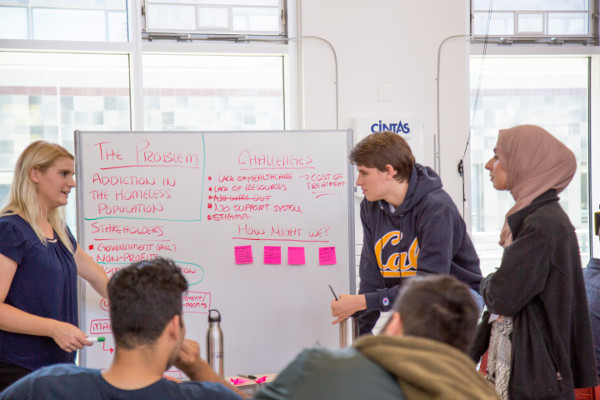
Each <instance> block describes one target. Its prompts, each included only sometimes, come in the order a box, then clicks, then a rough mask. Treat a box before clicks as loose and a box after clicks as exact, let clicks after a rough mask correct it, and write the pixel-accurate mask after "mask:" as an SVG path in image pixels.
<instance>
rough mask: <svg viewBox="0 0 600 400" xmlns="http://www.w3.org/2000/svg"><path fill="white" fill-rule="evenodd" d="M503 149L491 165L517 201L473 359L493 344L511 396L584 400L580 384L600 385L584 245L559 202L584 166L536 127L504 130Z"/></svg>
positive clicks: (487, 286)
mask: <svg viewBox="0 0 600 400" xmlns="http://www.w3.org/2000/svg"><path fill="white" fill-rule="evenodd" d="M494 153H495V154H494V157H493V158H492V159H490V160H489V161H488V162H487V164H486V166H485V167H486V169H488V170H489V171H490V176H491V180H492V183H493V185H494V188H495V189H497V190H509V191H510V193H511V195H512V196H513V198H514V199H515V205H514V206H513V207H512V208H511V209H510V210H509V211H508V213H507V214H506V219H505V223H504V227H503V228H502V233H501V235H500V245H501V246H503V247H504V253H503V256H502V263H501V265H500V268H498V270H497V271H496V272H495V273H492V274H490V275H488V276H487V277H486V278H484V279H483V281H482V282H481V294H482V296H483V299H484V300H485V303H486V306H487V309H488V312H486V313H485V314H484V316H483V322H482V324H481V325H480V329H479V332H478V337H477V340H476V345H475V347H474V350H473V355H474V357H475V358H476V359H477V360H478V359H479V356H481V353H482V351H484V350H485V348H487V345H488V344H489V361H488V376H489V378H490V380H491V381H492V382H493V383H494V385H495V386H496V389H497V391H498V393H499V394H500V396H501V397H502V398H503V399H519V400H521V399H561V400H565V399H566V400H568V399H574V398H575V396H574V388H579V387H591V386H595V385H597V384H598V383H597V376H596V367H595V359H594V348H593V341H592V332H591V327H590V319H589V312H588V305H587V299H586V295H585V286H584V282H583V274H582V270H581V260H580V255H579V246H578V244H577V237H576V235H575V228H574V227H573V225H572V224H571V222H570V221H569V218H568V217H567V215H566V214H565V212H564V211H563V209H562V208H561V206H560V205H559V203H558V196H557V195H558V193H560V192H562V191H563V190H564V189H565V188H566V187H567V185H568V184H569V182H571V180H572V179H573V176H574V175H575V172H576V170H577V162H576V160H575V156H574V155H573V152H571V151H570V150H569V149H568V148H567V147H566V146H565V145H564V144H562V143H561V142H560V141H558V140H557V139H556V138H555V137H554V136H552V135H551V134H550V133H548V132H547V131H545V130H544V129H542V128H540V127H538V126H533V125H521V126H517V127H514V128H511V129H504V130H500V132H499V134H498V142H497V145H496V148H495V149H494ZM490 336H491V338H490ZM488 339H489V343H488Z"/></svg>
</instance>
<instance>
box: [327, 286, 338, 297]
mask: <svg viewBox="0 0 600 400" xmlns="http://www.w3.org/2000/svg"><path fill="white" fill-rule="evenodd" d="M329 289H331V293H333V297H335V299H336V300H337V299H338V297H337V296H336V294H335V292H334V291H333V288H332V287H331V285H329Z"/></svg>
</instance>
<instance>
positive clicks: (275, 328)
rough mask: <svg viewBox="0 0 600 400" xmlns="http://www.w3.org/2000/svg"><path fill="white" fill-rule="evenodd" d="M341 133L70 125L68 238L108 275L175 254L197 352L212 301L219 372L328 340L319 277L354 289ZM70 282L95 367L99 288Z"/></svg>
mask: <svg viewBox="0 0 600 400" xmlns="http://www.w3.org/2000/svg"><path fill="white" fill-rule="evenodd" d="M351 140H352V133H351V131H350V130H349V131H265V132H129V131H127V132H81V131H76V132H75V146H76V172H77V209H78V239H79V243H80V245H81V246H82V248H84V249H85V250H86V251H87V252H88V254H90V255H91V256H92V257H93V258H94V260H96V261H97V262H98V263H99V264H100V265H101V266H102V267H103V268H104V270H105V271H106V272H107V274H108V275H109V276H111V275H112V274H114V272H115V271H117V270H118V269H120V268H122V267H124V266H126V265H128V264H130V263H131V262H134V261H139V260H142V259H147V258H152V257H155V256H156V255H160V256H164V257H168V258H171V259H173V260H175V261H176V263H177V264H178V265H179V266H180V268H181V269H182V271H183V273H184V275H185V277H186V279H187V280H188V284H189V290H188V292H187V293H186V294H185V296H184V299H183V311H184V321H185V323H186V328H187V337H188V338H190V339H194V340H196V341H198V342H199V343H200V347H201V355H202V357H203V358H205V357H206V331H207V328H208V322H207V320H208V310H209V309H211V308H216V309H218V310H219V312H220V313H221V315H222V322H221V328H222V330H223V334H224V359H225V375H226V376H233V375H236V374H237V373H249V374H255V375H256V374H267V373H275V372H279V371H280V370H281V369H282V368H283V367H285V365H287V363H288V362H290V361H291V360H292V359H293V358H294V357H295V356H296V355H297V354H298V353H299V352H300V351H301V350H302V349H303V348H305V347H311V346H313V345H315V344H316V343H320V344H321V345H323V346H328V347H337V346H339V329H338V326H337V325H331V322H332V321H333V319H334V318H333V317H332V316H331V310H330V302H331V300H332V298H333V296H332V293H331V291H330V289H329V286H328V284H331V285H332V287H333V288H334V289H335V290H336V292H338V293H355V286H356V284H355V279H356V278H355V276H356V274H355V269H354V246H353V245H351V244H352V243H354V238H353V236H354V231H353V222H354V221H353V218H354V214H353V209H352V181H351V179H352V178H351V177H352V172H351V171H352V170H351V167H350V164H349V162H348V151H349V147H350V146H351ZM303 257H304V259H303ZM82 288H83V290H80V293H82V295H81V296H80V301H81V305H80V316H81V317H80V321H81V322H80V325H81V327H82V330H83V331H84V332H86V333H89V334H90V335H101V336H105V337H106V338H107V340H106V342H104V343H96V344H94V346H92V347H89V348H86V349H85V350H84V351H82V354H81V365H83V366H86V367H91V368H107V367H108V366H109V365H110V363H111V360H112V354H113V351H114V339H113V337H112V335H111V326H110V319H109V314H108V302H107V300H106V299H103V298H101V297H100V296H99V295H98V294H97V293H95V292H94V291H93V290H92V289H91V287H90V286H89V285H88V284H85V286H82ZM168 374H169V375H172V376H174V377H181V372H179V371H178V370H176V369H175V368H174V367H172V370H170V371H168Z"/></svg>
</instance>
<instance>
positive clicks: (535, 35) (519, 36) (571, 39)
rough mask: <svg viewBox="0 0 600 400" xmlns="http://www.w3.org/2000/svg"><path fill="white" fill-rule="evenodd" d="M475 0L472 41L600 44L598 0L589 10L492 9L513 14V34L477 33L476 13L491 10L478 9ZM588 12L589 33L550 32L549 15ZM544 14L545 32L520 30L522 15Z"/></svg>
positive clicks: (472, 4) (471, 9)
mask: <svg viewBox="0 0 600 400" xmlns="http://www.w3.org/2000/svg"><path fill="white" fill-rule="evenodd" d="M474 3H475V0H470V17H471V18H470V24H469V32H470V36H471V42H472V43H477V42H484V41H485V42H486V43H487V42H489V43H499V44H505V45H511V44H534V45H548V44H554V45H562V44H580V45H585V46H587V45H598V42H599V41H598V11H599V10H598V2H597V1H595V0H591V1H590V2H589V8H588V10H550V9H547V10H525V9H524V10H492V11H491V13H492V16H493V15H494V14H499V13H503V14H511V13H512V14H513V34H512V35H510V34H488V35H485V34H483V35H482V34H476V33H475V18H476V17H475V14H476V13H485V14H488V13H489V12H490V10H489V9H487V10H478V9H475V8H474ZM558 13H560V14H576V13H577V14H581V13H587V14H588V19H587V23H588V31H589V32H588V33H587V34H550V33H548V25H549V23H548V21H549V17H550V16H551V15H553V14H558ZM528 14H543V32H525V31H523V32H519V30H518V19H519V16H520V15H528Z"/></svg>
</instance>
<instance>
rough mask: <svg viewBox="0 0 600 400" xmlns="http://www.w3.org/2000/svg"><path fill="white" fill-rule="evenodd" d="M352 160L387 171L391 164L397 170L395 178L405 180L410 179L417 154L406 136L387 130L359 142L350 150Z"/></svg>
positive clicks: (358, 163) (355, 162)
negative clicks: (415, 154) (405, 138)
mask: <svg viewBox="0 0 600 400" xmlns="http://www.w3.org/2000/svg"><path fill="white" fill-rule="evenodd" d="M350 162H351V163H352V164H356V165H358V166H364V167H367V168H377V169H378V170H379V171H385V166H386V165H387V164H390V165H391V166H392V167H394V169H395V170H396V171H397V173H396V175H394V178H395V179H396V180H397V181H399V182H403V181H404V180H408V179H410V174H411V172H412V168H413V165H415V156H414V155H413V153H412V150H411V149H410V146H409V145H408V143H407V142H406V140H404V138H402V137H401V136H400V135H398V134H397V133H394V132H389V131H386V132H376V133H372V134H370V135H369V136H367V137H365V138H364V139H363V140H361V141H360V142H358V143H357V144H356V146H354V148H353V149H352V150H351V151H350Z"/></svg>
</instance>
